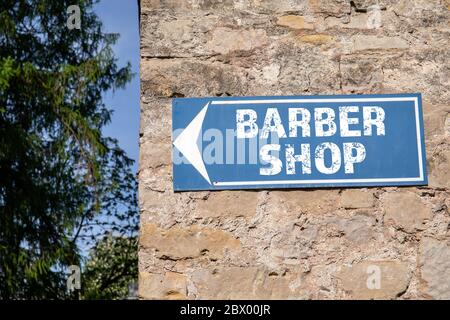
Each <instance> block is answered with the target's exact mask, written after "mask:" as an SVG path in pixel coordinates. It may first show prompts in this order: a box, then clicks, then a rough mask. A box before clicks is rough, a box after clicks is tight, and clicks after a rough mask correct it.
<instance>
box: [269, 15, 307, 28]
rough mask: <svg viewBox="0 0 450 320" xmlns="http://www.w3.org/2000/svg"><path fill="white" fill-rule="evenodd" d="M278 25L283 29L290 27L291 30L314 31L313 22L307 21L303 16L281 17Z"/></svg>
mask: <svg viewBox="0 0 450 320" xmlns="http://www.w3.org/2000/svg"><path fill="white" fill-rule="evenodd" d="M277 24H278V25H279V26H282V27H288V28H291V29H297V30H301V29H314V25H313V24H312V23H311V22H308V21H306V20H305V17H303V16H296V15H287V16H282V17H279V18H278V20H277Z"/></svg>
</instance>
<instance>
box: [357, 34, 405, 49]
mask: <svg viewBox="0 0 450 320" xmlns="http://www.w3.org/2000/svg"><path fill="white" fill-rule="evenodd" d="M408 48H409V45H408V43H407V42H406V41H405V40H403V39H402V38H400V37H379V36H369V35H364V36H359V35H358V36H354V37H353V50H354V51H363V50H390V49H408Z"/></svg>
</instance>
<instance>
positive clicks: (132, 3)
mask: <svg viewBox="0 0 450 320" xmlns="http://www.w3.org/2000/svg"><path fill="white" fill-rule="evenodd" d="M95 11H96V13H97V14H98V16H99V17H100V20H101V21H102V22H103V27H104V31H105V32H108V33H119V34H120V38H119V40H118V42H117V44H116V45H115V47H114V52H115V54H116V57H117V58H118V65H119V66H120V67H122V66H125V65H126V63H127V62H130V63H131V67H132V71H133V73H134V74H135V76H134V78H133V80H132V81H131V82H130V83H128V85H127V86H126V88H125V89H120V90H117V91H115V92H114V93H113V92H108V93H107V94H106V95H105V97H104V102H105V103H106V105H107V106H108V108H110V109H113V110H114V114H113V117H112V122H111V124H110V125H108V126H107V127H105V129H104V130H103V132H104V134H105V135H106V136H110V137H114V138H116V139H118V140H119V144H120V146H121V147H122V149H124V150H125V151H126V153H127V154H128V156H129V157H130V158H132V159H134V160H136V162H135V164H134V167H133V169H134V172H135V173H136V171H137V160H138V158H139V145H138V141H139V101H140V89H139V59H140V57H139V16H138V6H137V1H136V0H101V1H100V3H99V4H98V5H96V6H95Z"/></svg>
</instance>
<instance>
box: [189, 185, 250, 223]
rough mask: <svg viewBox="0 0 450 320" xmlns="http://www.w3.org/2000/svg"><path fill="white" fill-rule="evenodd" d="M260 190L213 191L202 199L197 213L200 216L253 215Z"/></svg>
mask: <svg viewBox="0 0 450 320" xmlns="http://www.w3.org/2000/svg"><path fill="white" fill-rule="evenodd" d="M257 204H258V192H255V191H219V192H212V193H210V194H209V195H208V198H207V199H205V200H203V201H200V202H199V203H198V207H197V210H196V214H197V215H198V216H200V217H221V216H223V217H251V216H253V215H254V214H255V213H256V207H257Z"/></svg>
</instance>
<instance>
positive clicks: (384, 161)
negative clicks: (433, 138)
mask: <svg viewBox="0 0 450 320" xmlns="http://www.w3.org/2000/svg"><path fill="white" fill-rule="evenodd" d="M172 113H173V114H172V117H173V119H172V120H173V145H174V148H173V187H174V190H175V191H183V190H218V189H266V188H277V189H280V188H318V187H344V186H345V187H354V186H401V185H426V184H427V173H426V161H425V147H424V138H423V137H424V136H423V120H422V101H421V95H420V94H395V95H350V96H293V97H212V98H181V99H174V100H173V108H172Z"/></svg>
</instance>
